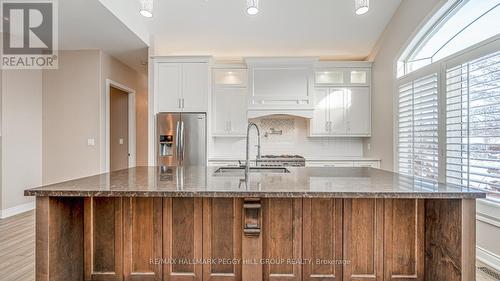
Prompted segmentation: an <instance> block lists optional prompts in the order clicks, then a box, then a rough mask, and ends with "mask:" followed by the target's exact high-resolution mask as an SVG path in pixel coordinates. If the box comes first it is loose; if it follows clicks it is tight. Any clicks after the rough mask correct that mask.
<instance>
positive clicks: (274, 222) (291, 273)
mask: <svg viewBox="0 0 500 281" xmlns="http://www.w3.org/2000/svg"><path fill="white" fill-rule="evenodd" d="M263 203H264V204H263V229H262V235H263V236H262V239H263V241H262V245H263V246H262V248H263V258H264V265H263V272H264V273H263V274H264V276H263V278H264V280H269V281H278V280H280V281H281V280H301V278H302V265H301V264H298V263H294V261H299V260H300V259H301V258H302V199H290V198H286V199H281V198H276V199H266V200H263Z"/></svg>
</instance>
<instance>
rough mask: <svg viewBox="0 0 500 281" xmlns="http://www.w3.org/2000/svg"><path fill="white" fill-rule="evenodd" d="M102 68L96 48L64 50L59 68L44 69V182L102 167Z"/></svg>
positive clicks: (83, 173) (55, 180)
mask: <svg viewBox="0 0 500 281" xmlns="http://www.w3.org/2000/svg"><path fill="white" fill-rule="evenodd" d="M99 71H100V54H99V51H97V50H92V51H60V52H59V69H56V70H44V72H43V181H44V184H49V183H54V182H60V181H64V180H69V179H74V178H78V177H82V176H88V175H93V174H97V173H99V171H100V166H99V155H100V150H99V146H100V143H99V141H100V140H99V136H100V131H99V129H100V127H99V124H100V110H99V108H100V104H101V103H100V97H101V92H100V76H99ZM88 139H95V145H94V146H89V145H87V140H88Z"/></svg>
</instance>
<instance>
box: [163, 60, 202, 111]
mask: <svg viewBox="0 0 500 281" xmlns="http://www.w3.org/2000/svg"><path fill="white" fill-rule="evenodd" d="M185 60H187V62H183V59H175V58H168V59H161V58H159V59H156V61H155V63H154V95H155V98H156V110H157V112H183V111H184V112H206V111H207V110H208V94H209V87H210V86H209V68H208V62H197V61H196V60H194V61H193V59H185Z"/></svg>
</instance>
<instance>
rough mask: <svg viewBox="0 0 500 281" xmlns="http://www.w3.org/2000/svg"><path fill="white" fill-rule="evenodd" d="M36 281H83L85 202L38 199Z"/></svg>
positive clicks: (53, 198) (47, 198)
mask: <svg viewBox="0 0 500 281" xmlns="http://www.w3.org/2000/svg"><path fill="white" fill-rule="evenodd" d="M35 232H36V249H35V255H36V265H35V268H36V274H35V276H36V280H37V281H68V280H72V281H82V280H83V278H84V273H83V271H84V270H83V247H84V242H83V199H82V198H75V197H37V198H36V230H35Z"/></svg>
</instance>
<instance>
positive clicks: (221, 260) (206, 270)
mask: <svg viewBox="0 0 500 281" xmlns="http://www.w3.org/2000/svg"><path fill="white" fill-rule="evenodd" d="M242 208H243V206H242V200H241V199H240V198H206V199H204V200H203V258H204V260H211V261H214V263H206V264H204V265H203V280H204V281H238V280H241V267H242V265H241V247H242V245H241V239H242Z"/></svg>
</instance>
